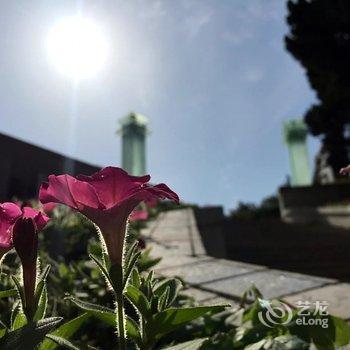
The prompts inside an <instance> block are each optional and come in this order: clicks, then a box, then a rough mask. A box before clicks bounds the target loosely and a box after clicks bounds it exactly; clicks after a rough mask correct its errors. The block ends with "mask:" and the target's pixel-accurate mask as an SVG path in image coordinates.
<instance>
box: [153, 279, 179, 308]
mask: <svg viewBox="0 0 350 350" xmlns="http://www.w3.org/2000/svg"><path fill="white" fill-rule="evenodd" d="M168 287H169V295H168V298H167V299H168V300H167V303H166V304H165V305H164V307H169V306H171V305H172V304H173V302H174V301H175V299H176V297H177V295H178V294H179V292H180V290H181V288H182V282H181V281H180V280H179V279H177V278H171V279H165V280H163V281H161V282H160V283H158V284H157V285H156V288H155V289H154V293H155V294H157V295H158V296H159V297H160V296H161V295H162V294H163V293H164V292H165V290H166V289H167V288H168Z"/></svg>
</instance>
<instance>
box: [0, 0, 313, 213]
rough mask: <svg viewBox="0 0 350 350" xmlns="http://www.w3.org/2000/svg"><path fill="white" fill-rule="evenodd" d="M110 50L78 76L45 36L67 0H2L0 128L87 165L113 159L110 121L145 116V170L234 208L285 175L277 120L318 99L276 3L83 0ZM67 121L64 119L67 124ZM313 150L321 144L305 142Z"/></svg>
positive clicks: (116, 158) (189, 195)
mask: <svg viewBox="0 0 350 350" xmlns="http://www.w3.org/2000/svg"><path fill="white" fill-rule="evenodd" d="M81 4H82V5H83V13H84V15H86V16H88V17H90V18H93V19H94V20H95V21H96V22H97V23H99V24H100V25H101V28H102V29H103V31H104V33H105V36H106V39H107V40H108V43H109V46H110V50H109V56H108V58H107V62H106V65H105V67H104V68H103V70H101V71H100V72H99V74H97V75H96V76H95V77H93V78H91V79H89V80H84V81H82V82H80V84H79V87H78V91H76V92H75V93H74V92H73V87H72V82H71V81H70V80H69V79H67V77H66V76H64V75H62V74H61V73H59V72H58V71H57V70H56V68H55V67H54V66H53V65H52V62H50V60H49V59H48V55H47V52H46V47H45V40H46V38H47V34H48V32H49V30H50V27H51V26H52V25H53V23H54V22H55V21H56V20H58V19H60V18H62V17H65V16H71V15H73V14H75V12H76V3H75V2H74V1H53V0H46V1H30V2H28V1H25V0H23V1H11V2H6V4H3V5H2V10H1V12H0V26H1V31H0V50H1V55H0V118H1V119H0V131H2V132H5V133H8V134H10V135H13V136H17V137H19V138H22V139H25V140H27V141H30V142H33V143H35V144H38V145H42V146H45V147H46V148H49V149H52V150H55V151H58V152H61V153H64V154H68V155H71V156H74V157H78V158H80V159H82V160H85V161H88V162H90V163H94V164H98V165H101V166H104V165H118V164H120V153H121V150H120V148H121V145H120V140H119V138H118V136H117V135H116V134H115V131H116V130H117V127H118V123H117V120H118V118H120V117H122V116H124V115H125V114H126V113H128V112H129V111H136V112H139V113H142V114H144V115H146V116H147V117H149V119H150V128H151V130H152V133H151V135H150V136H149V140H148V170H149V173H151V175H152V178H153V181H154V182H160V181H161V182H166V183H167V184H169V185H170V186H171V187H172V188H173V189H174V190H176V191H177V192H178V193H179V195H180V197H181V198H182V199H184V200H186V201H190V202H195V203H199V204H222V205H224V206H225V207H226V209H228V208H232V207H234V206H235V205H236V204H237V202H238V201H253V202H258V201H260V200H261V199H262V198H263V197H265V196H268V195H270V194H272V193H274V192H275V191H276V189H277V187H278V186H279V185H280V184H282V183H283V182H284V181H285V178H286V175H287V174H288V173H289V167H288V155H287V151H286V148H285V146H284V145H283V142H282V136H281V126H282V122H283V121H284V120H286V119H289V118H296V117H300V116H302V115H303V113H304V111H305V110H306V109H307V108H308V106H309V105H310V104H311V103H312V102H313V101H314V100H315V95H314V93H313V92H312V91H311V90H310V88H309V85H308V82H307V80H306V77H305V74H304V71H303V70H302V68H301V67H300V66H299V64H298V62H296V61H295V60H294V59H293V58H292V57H291V56H290V55H289V54H288V53H287V52H286V51H285V49H284V43H283V36H284V34H285V33H286V32H287V31H288V28H287V26H286V24H285V16H286V5H285V2H284V1H282V0H264V1H263V0H227V1H225V0H211V1H208V0H183V1H181V0H178V1H172V0H164V1H158V0H147V1H146V0H144V1H141V0H132V1H121V0H120V1H119V0H118V1H117V0H115V1H112V0H111V1H107V0H104V1H98V2H97V1H85V2H83V3H82V2H81ZM72 119H73V120H72ZM309 145H310V154H311V156H312V155H313V154H314V153H315V150H316V149H317V147H318V141H317V140H315V139H313V140H309Z"/></svg>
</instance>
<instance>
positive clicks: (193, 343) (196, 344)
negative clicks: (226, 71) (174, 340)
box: [164, 338, 208, 350]
mask: <svg viewBox="0 0 350 350" xmlns="http://www.w3.org/2000/svg"><path fill="white" fill-rule="evenodd" d="M207 339H208V338H201V339H195V340H190V341H187V342H185V343H181V344H177V345H174V346H170V347H168V348H165V349H164V350H198V349H200V347H201V346H202V345H203V343H204V342H205V341H206V340H207Z"/></svg>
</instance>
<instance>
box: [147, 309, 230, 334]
mask: <svg viewBox="0 0 350 350" xmlns="http://www.w3.org/2000/svg"><path fill="white" fill-rule="evenodd" d="M228 306H229V305H214V306H197V307H189V308H170V309H167V310H164V311H162V312H159V313H158V314H156V315H154V316H152V318H151V319H150V320H149V321H148V322H147V323H146V335H147V337H148V338H152V339H156V340H157V339H160V338H161V337H162V336H163V335H165V334H167V333H169V332H172V331H174V330H175V329H176V328H178V327H180V326H182V325H184V324H186V323H188V322H190V321H193V320H195V319H196V318H198V317H201V316H203V315H204V314H206V313H207V312H209V311H213V312H219V311H222V310H224V309H225V308H226V307H228Z"/></svg>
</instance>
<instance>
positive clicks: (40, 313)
mask: <svg viewBox="0 0 350 350" xmlns="http://www.w3.org/2000/svg"><path fill="white" fill-rule="evenodd" d="M46 307H47V290H46V286H45V287H44V288H43V290H42V292H41V296H40V299H39V303H38V308H37V310H36V312H35V315H34V320H35V321H38V320H41V319H42V318H44V317H45V313H46Z"/></svg>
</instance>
